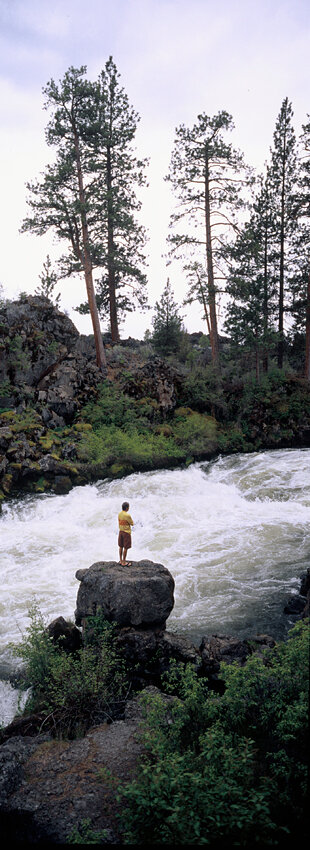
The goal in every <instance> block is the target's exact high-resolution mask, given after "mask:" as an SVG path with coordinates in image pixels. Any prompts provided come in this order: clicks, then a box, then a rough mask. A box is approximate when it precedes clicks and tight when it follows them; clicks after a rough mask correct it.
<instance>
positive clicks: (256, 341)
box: [255, 328, 260, 384]
mask: <svg viewBox="0 0 310 850" xmlns="http://www.w3.org/2000/svg"><path fill="white" fill-rule="evenodd" d="M255 337H256V339H255V372H256V381H257V383H258V384H259V381H260V371H259V341H258V330H257V328H256V330H255Z"/></svg>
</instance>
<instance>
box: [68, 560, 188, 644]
mask: <svg viewBox="0 0 310 850" xmlns="http://www.w3.org/2000/svg"><path fill="white" fill-rule="evenodd" d="M76 578H77V579H78V581H80V582H81V584H80V587H79V590H78V595H77V602H76V606H77V607H76V612H75V621H76V624H77V625H78V626H80V625H84V622H85V619H86V618H87V617H89V616H93V615H94V614H96V613H99V612H100V611H101V612H102V614H103V615H104V617H105V618H106V619H107V620H108V621H109V622H114V623H116V624H117V625H118V626H122V627H123V626H134V627H135V628H140V629H154V628H161V629H162V628H164V627H165V624H166V620H167V618H168V617H169V614H170V612H171V611H172V608H173V605H174V597H173V591H174V580H173V578H172V575H171V573H170V572H169V570H168V569H167V568H166V567H164V566H163V565H162V564H154V563H153V561H146V560H145V561H133V562H132V564H131V566H130V567H122V566H121V565H120V564H117V563H116V562H115V561H100V562H98V563H96V564H93V565H92V566H91V567H89V568H88V569H81V570H78V571H77V573H76Z"/></svg>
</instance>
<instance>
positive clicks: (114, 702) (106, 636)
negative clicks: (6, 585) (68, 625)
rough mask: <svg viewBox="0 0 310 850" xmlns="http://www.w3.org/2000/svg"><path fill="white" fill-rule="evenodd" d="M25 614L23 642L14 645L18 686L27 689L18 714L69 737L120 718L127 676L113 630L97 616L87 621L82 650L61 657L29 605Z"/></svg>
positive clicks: (57, 647) (39, 614) (35, 607)
mask: <svg viewBox="0 0 310 850" xmlns="http://www.w3.org/2000/svg"><path fill="white" fill-rule="evenodd" d="M29 616H30V626H29V627H28V629H27V631H26V634H25V636H24V639H23V642H22V643H21V644H17V645H15V646H14V653H15V655H17V656H18V657H19V658H21V659H22V660H23V661H24V662H25V664H26V668H25V677H24V688H25V689H28V688H30V695H29V696H28V698H27V701H26V705H25V709H24V713H26V714H27V713H29V712H36V713H39V714H40V716H41V718H42V726H43V727H44V728H46V727H48V728H50V729H51V730H52V731H54V733H55V734H56V735H61V736H65V737H69V738H73V737H76V736H77V735H81V734H84V733H85V732H86V731H87V729H88V728H89V727H90V726H92V725H94V724H95V723H99V722H102V721H103V720H107V719H111V718H112V717H117V716H120V714H121V713H122V710H123V701H124V695H125V693H126V691H127V677H126V671H125V667H124V663H123V662H122V660H121V659H120V657H119V655H118V653H117V652H116V650H115V643H114V630H113V627H112V626H111V625H110V624H109V623H107V622H106V621H105V620H103V619H102V618H101V617H100V616H98V617H93V618H89V622H88V626H87V631H86V636H85V642H84V646H83V647H82V649H80V650H78V651H76V652H75V653H74V654H67V653H66V652H64V651H63V649H62V648H61V639H60V640H59V642H58V645H55V644H54V643H53V641H52V639H51V637H50V636H49V634H48V631H47V629H46V627H45V624H44V621H43V618H42V615H41V613H40V611H39V610H38V608H37V606H36V605H35V604H34V605H33V606H32V607H31V609H30V611H29ZM94 635H95V639H94Z"/></svg>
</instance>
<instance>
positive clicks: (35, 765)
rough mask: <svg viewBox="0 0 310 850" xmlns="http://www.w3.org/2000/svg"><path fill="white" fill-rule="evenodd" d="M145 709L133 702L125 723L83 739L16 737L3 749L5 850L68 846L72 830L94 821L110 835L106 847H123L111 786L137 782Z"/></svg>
mask: <svg viewBox="0 0 310 850" xmlns="http://www.w3.org/2000/svg"><path fill="white" fill-rule="evenodd" d="M140 722H141V709H140V707H139V705H138V703H137V702H136V701H134V700H132V701H131V702H130V703H128V711H127V712H126V715H125V719H124V720H120V721H116V722H114V723H111V724H107V723H103V724H101V725H99V726H96V727H94V728H93V729H91V730H90V731H89V732H88V733H87V735H86V736H85V737H84V738H83V739H77V740H75V741H57V740H52V739H49V738H48V736H44V735H36V737H33V738H30V737H26V738H21V737H14V738H11V739H9V740H8V741H6V742H5V743H4V744H3V745H2V746H1V748H0V767H1V779H0V829H1V837H2V840H5V839H6V845H5V846H9V847H11V846H14V842H15V841H21V842H24V843H28V844H29V846H30V844H31V845H32V843H34V844H36V843H38V842H41V846H43V842H44V846H45V842H48V843H52V844H64V845H65V844H67V842H68V838H69V836H70V833H71V832H72V830H73V828H81V827H82V824H83V821H85V819H86V818H87V819H90V821H91V826H92V829H93V830H95V831H98V832H99V831H100V830H106V843H108V844H119V843H120V841H121V839H120V834H119V827H118V821H117V812H118V805H117V802H116V796H115V790H114V788H113V784H112V783H111V782H110V780H109V779H107V780H105V779H104V778H103V776H101V775H100V769H106V770H108V771H109V773H110V775H111V777H112V780H114V782H115V783H116V782H118V781H122V780H123V781H128V780H129V779H130V778H132V777H133V776H134V773H135V771H136V769H137V764H138V758H139V755H140V754H141V752H142V745H141V742H140V741H139V726H140Z"/></svg>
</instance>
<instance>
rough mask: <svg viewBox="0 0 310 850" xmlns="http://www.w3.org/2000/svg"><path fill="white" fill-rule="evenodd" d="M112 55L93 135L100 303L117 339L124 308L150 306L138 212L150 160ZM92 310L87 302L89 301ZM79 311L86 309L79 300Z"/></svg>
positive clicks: (99, 86) (98, 95)
mask: <svg viewBox="0 0 310 850" xmlns="http://www.w3.org/2000/svg"><path fill="white" fill-rule="evenodd" d="M119 77H120V75H119V73H118V71H117V68H116V65H115V63H114V62H113V59H112V57H110V58H109V60H108V62H107V63H106V65H105V68H104V70H102V71H101V73H100V75H99V78H98V80H97V83H96V85H95V87H94V90H95V101H96V113H97V114H96V127H94V132H93V134H92V136H91V138H90V145H91V146H92V149H93V157H94V173H95V178H96V179H95V183H94V196H93V198H92V220H94V230H95V232H96V222H97V230H98V239H99V241H101V253H100V263H99V264H100V266H101V269H102V275H101V278H100V280H99V282H98V287H97V291H98V294H97V304H98V308H99V313H100V315H102V316H106V315H108V316H109V320H110V329H111V335H112V340H113V341H114V342H117V341H118V339H119V320H120V317H121V316H122V314H124V313H126V312H128V311H129V312H130V311H132V310H133V309H135V307H136V305H138V306H139V307H140V308H142V309H144V308H145V307H146V306H147V298H146V293H145V289H146V275H145V272H144V271H143V268H144V266H145V256H144V247H145V242H146V232H145V228H144V227H143V226H142V225H141V224H139V222H138V220H137V213H138V212H139V210H140V207H141V202H140V201H139V200H138V197H137V190H138V189H140V188H141V187H142V186H143V185H145V166H146V162H147V160H146V159H144V160H141V159H138V158H137V157H136V155H135V152H134V148H133V142H134V139H135V134H136V130H137V125H138V121H139V120H140V119H139V116H138V114H137V113H136V112H135V111H134V109H133V108H132V107H131V106H130V104H129V101H128V97H127V95H126V93H125V91H124V89H123V88H122V87H121V86H120V82H119ZM86 310H88V305H86ZM80 312H85V305H81V307H80Z"/></svg>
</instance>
